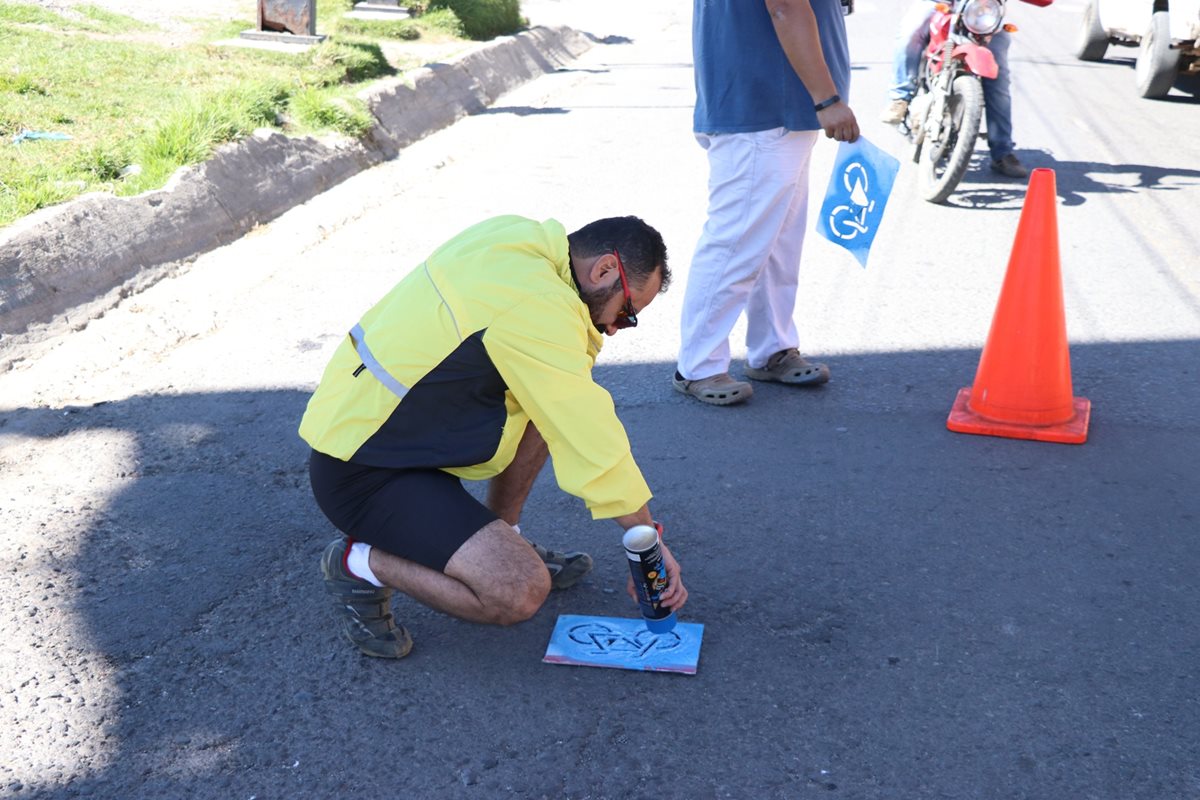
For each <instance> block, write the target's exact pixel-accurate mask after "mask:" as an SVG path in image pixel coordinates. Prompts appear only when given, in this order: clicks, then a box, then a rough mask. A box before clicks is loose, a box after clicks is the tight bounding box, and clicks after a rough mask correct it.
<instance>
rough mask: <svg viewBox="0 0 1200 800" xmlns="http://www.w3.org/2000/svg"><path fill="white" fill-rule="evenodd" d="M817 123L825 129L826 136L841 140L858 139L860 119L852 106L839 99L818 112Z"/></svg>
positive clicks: (851, 140)
mask: <svg viewBox="0 0 1200 800" xmlns="http://www.w3.org/2000/svg"><path fill="white" fill-rule="evenodd" d="M817 124H818V125H820V126H821V127H822V128H823V129H824V130H825V136H826V137H827V138H829V139H834V140H835V141H839V142H853V141H855V140H856V139H858V120H857V119H855V117H854V112H853V111H851V110H850V106H848V105H846V104H845V103H843V102H841V101H838V102H836V103H834V104H833V105H831V106H830V107H829V108H823V109H821V110H820V111H818V112H817Z"/></svg>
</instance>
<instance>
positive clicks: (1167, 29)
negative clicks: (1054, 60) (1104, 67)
mask: <svg viewBox="0 0 1200 800" xmlns="http://www.w3.org/2000/svg"><path fill="white" fill-rule="evenodd" d="M1110 44H1115V45H1122V46H1127V47H1137V48H1139V50H1138V56H1137V70H1136V77H1137V90H1138V94H1140V95H1141V96H1142V97H1163V96H1165V95H1166V94H1167V92H1169V91H1170V90H1171V85H1172V84H1173V83H1175V78H1176V76H1178V75H1180V74H1181V73H1182V74H1189V75H1194V74H1197V73H1200V0H1088V5H1087V9H1086V10H1085V11H1084V13H1083V26H1082V28H1081V29H1080V32H1079V39H1078V42H1077V44H1076V47H1075V55H1076V56H1078V57H1079V58H1080V59H1082V60H1084V61H1099V60H1100V59H1102V58H1104V54H1105V53H1106V52H1107V51H1108V46H1109V45H1110Z"/></svg>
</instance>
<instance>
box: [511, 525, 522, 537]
mask: <svg viewBox="0 0 1200 800" xmlns="http://www.w3.org/2000/svg"><path fill="white" fill-rule="evenodd" d="M512 529H513V530H514V531H516V532H517V535H518V536H520V535H521V526H520V525H513V526H512Z"/></svg>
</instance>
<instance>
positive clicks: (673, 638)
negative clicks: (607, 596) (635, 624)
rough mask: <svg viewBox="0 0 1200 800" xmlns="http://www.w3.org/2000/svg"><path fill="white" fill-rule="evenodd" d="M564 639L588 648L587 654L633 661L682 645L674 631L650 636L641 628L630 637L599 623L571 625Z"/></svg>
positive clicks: (649, 633)
mask: <svg viewBox="0 0 1200 800" xmlns="http://www.w3.org/2000/svg"><path fill="white" fill-rule="evenodd" d="M567 636H568V638H570V640H571V641H573V642H575V643H576V644H582V645H587V646H588V647H589V648H590V653H589V654H590V655H620V656H625V657H633V658H645V657H646V656H648V655H650V654H651V653H653V652H662V651H665V650H674V649H675V648H677V647H679V646H680V645H681V644H682V643H683V640H682V639H681V638H680V637H679V634H678V633H676V632H674V631H671V632H670V633H651V632H650V631H648V630H646V629H645V628H642V629H641V630H639V631H638V632H637V633H635V634H633V635H630V634H628V633H626V632H624V631H620V630H614V629H613V628H610V627H609V626H607V625H605V624H604V623H602V622H583V623H580V624H578V625H574V626H572V627H571V628H570V630H569V631H568V632H567Z"/></svg>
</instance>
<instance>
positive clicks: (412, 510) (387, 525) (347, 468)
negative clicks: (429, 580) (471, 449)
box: [308, 450, 498, 572]
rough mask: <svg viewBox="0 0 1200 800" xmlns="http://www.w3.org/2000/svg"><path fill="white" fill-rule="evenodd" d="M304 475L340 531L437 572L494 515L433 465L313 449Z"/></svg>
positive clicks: (442, 568) (450, 476)
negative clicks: (399, 464)
mask: <svg viewBox="0 0 1200 800" xmlns="http://www.w3.org/2000/svg"><path fill="white" fill-rule="evenodd" d="M308 477H309V480H311V481H312V490H313V497H315V498H316V500H317V505H318V506H320V507H321V511H323V512H324V513H325V516H326V517H328V518H329V521H330V522H332V523H333V524H334V526H335V527H337V529H338V530H340V531H341V532H342V533H344V534H346V535H347V536H349V537H350V538H351V539H353V540H354V541H356V542H366V543H367V544H369V545H371V546H372V547H378V548H379V549H381V550H385V551H387V552H388V553H391V554H392V555H396V556H400V557H401V558H406V559H408V560H409V561H415V562H416V563H418V564H422V565H424V566H426V567H429V568H430V569H435V570H437V571H438V572H442V571H443V570H445V569H446V562H448V561H449V560H450V556H452V555H454V554H455V552H457V551H458V548H460V547H462V545H463V543H464V542H466V541H467V539H470V538H471V536H472V535H474V533H475V532H476V531H478V530H479V529H480V528H483V527H484V526H486V525H488V524H490V523H492V522H494V521H495V520H496V519H498V517H497V516H496V515H495V514H493V513H492V512H491V511H489V510H488V509H487V507H486V506H485V505H483V503H480V502H479V501H478V500H476V499H475V498H474V497H472V496H471V494H470V493H469V492H468V491H467V490H466V488H465V487H464V486H463V485H462V481H460V480H459V479H458V478H456V477H454V476H453V475H451V474H450V473H448V472H442V471H441V470H439V469H387V468H384V467H364V466H362V465H361V464H350V463H348V462H345V461H341V460H339V459H336V458H333V457H332V456H327V455H325V454H324V453H318V452H317V451H316V450H314V451H313V452H312V455H311V456H310V457H309V460H308Z"/></svg>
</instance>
